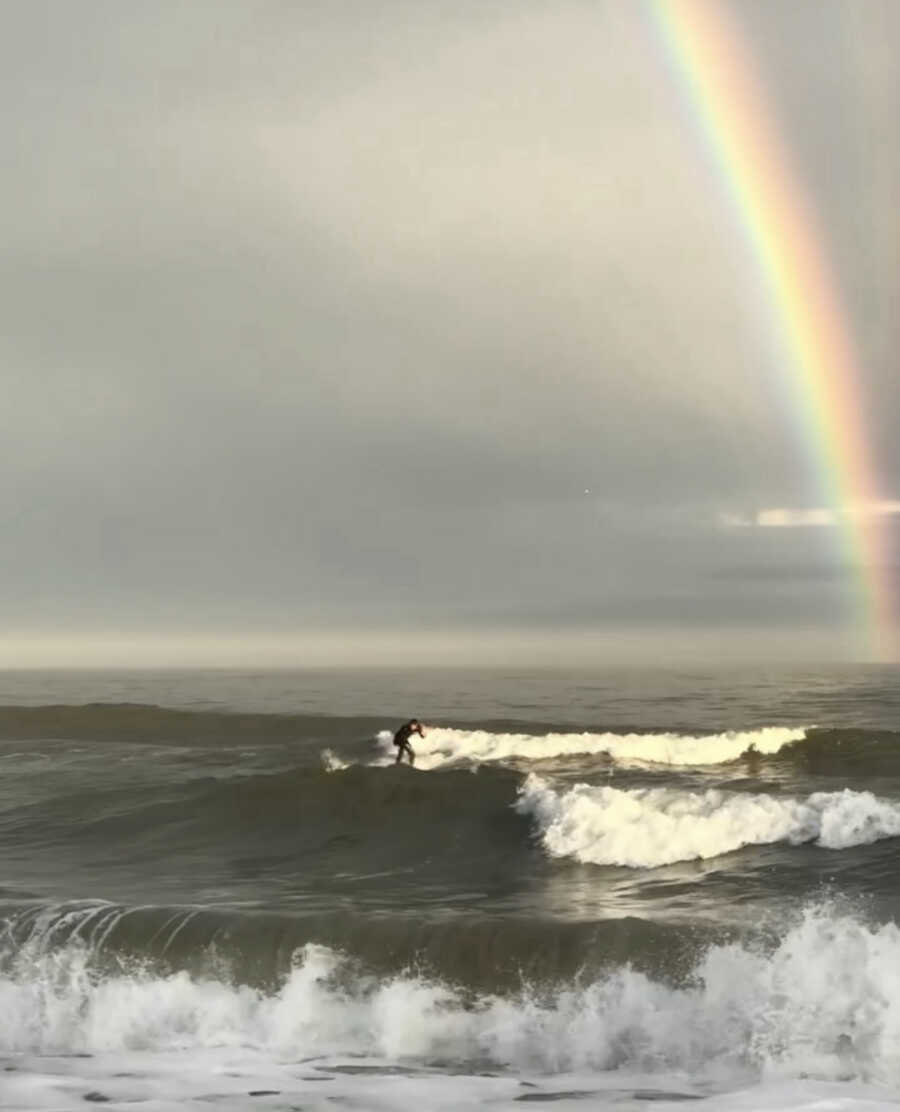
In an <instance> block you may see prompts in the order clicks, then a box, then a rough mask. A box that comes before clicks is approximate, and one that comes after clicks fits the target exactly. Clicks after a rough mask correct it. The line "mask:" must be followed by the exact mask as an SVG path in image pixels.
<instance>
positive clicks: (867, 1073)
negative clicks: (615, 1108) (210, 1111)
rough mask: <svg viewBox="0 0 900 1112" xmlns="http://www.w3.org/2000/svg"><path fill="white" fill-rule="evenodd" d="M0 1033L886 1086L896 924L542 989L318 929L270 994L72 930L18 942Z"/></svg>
mask: <svg viewBox="0 0 900 1112" xmlns="http://www.w3.org/2000/svg"><path fill="white" fill-rule="evenodd" d="M0 1051H2V1052H3V1053H4V1054H6V1055H9V1054H10V1053H18V1054H25V1055H60V1054H73V1053H88V1054H96V1055H100V1054H106V1055H119V1056H120V1058H121V1057H122V1056H127V1057H128V1058H129V1060H130V1061H131V1062H132V1063H134V1062H140V1060H141V1058H142V1056H147V1055H157V1056H158V1055H165V1054H175V1055H178V1056H179V1059H180V1061H181V1062H182V1066H183V1068H184V1063H190V1062H196V1063H199V1062H202V1061H204V1060H205V1059H204V1056H205V1055H206V1054H208V1053H210V1052H213V1051H216V1052H219V1053H220V1054H221V1053H223V1052H227V1054H226V1056H227V1055H232V1056H233V1055H238V1056H240V1055H243V1056H245V1057H246V1056H247V1055H250V1054H252V1055H255V1056H257V1058H258V1060H262V1059H267V1060H269V1061H270V1062H293V1063H298V1062H300V1061H305V1060H309V1059H314V1058H319V1057H328V1058H331V1059H335V1058H339V1057H341V1056H344V1057H346V1056H353V1057H355V1058H358V1059H359V1060H369V1061H378V1062H382V1063H384V1062H395V1063H397V1062H403V1063H406V1064H407V1065H412V1064H418V1065H419V1066H420V1067H424V1066H426V1065H427V1063H428V1062H433V1061H435V1060H438V1059H439V1060H441V1061H444V1062H448V1061H449V1062H455V1063H458V1064H460V1065H461V1066H464V1065H465V1063H476V1062H477V1063H483V1062H485V1061H489V1062H491V1063H493V1065H494V1066H495V1067H496V1068H497V1069H499V1070H501V1071H504V1073H506V1074H507V1075H508V1074H509V1072H510V1071H519V1072H520V1073H525V1074H531V1075H532V1076H534V1075H535V1074H565V1073H579V1074H582V1075H597V1074H598V1072H603V1071H609V1070H615V1071H619V1074H618V1075H621V1074H623V1073H625V1072H630V1073H632V1074H636V1073H644V1074H646V1075H648V1076H656V1077H664V1078H666V1079H671V1078H673V1077H678V1076H680V1077H681V1078H682V1081H683V1083H684V1084H689V1085H690V1086H691V1087H693V1086H694V1085H695V1084H701V1083H704V1082H706V1083H716V1084H717V1085H719V1086H721V1087H723V1088H730V1089H732V1090H734V1089H737V1088H739V1087H741V1086H745V1085H747V1084H751V1083H753V1084H758V1083H759V1082H761V1081H779V1082H782V1081H786V1080H791V1079H798V1078H811V1079H817V1080H820V1081H835V1080H840V1079H842V1078H848V1077H853V1078H855V1079H858V1080H860V1081H864V1082H868V1083H880V1084H887V1085H895V1086H896V1085H897V1084H898V1083H900V930H898V928H897V927H896V926H895V925H894V924H893V923H890V924H887V925H884V926H878V927H873V926H868V925H866V924H864V923H861V922H859V921H857V920H855V919H853V918H851V917H849V916H841V915H837V914H834V913H833V912H831V911H830V910H829V909H828V908H817V909H812V910H808V911H807V912H806V913H805V914H804V915H803V916H802V918H801V919H800V920H799V921H798V922H797V923H796V925H795V926H794V927H793V929H791V930H790V931H789V932H788V933H787V934H786V935H785V937H784V939H783V941H782V942H781V944H780V945H779V946H778V947H777V949H776V950H775V951H774V953H771V954H768V953H762V952H756V951H755V950H753V949H748V948H746V947H744V946H741V945H739V944H737V943H734V944H731V945H726V946H715V947H712V948H711V949H710V950H709V951H708V953H707V954H706V956H705V957H704V958H703V959H702V961H701V962H700V963H699V964H698V966H697V967H696V969H695V970H694V977H693V978H692V981H691V987H686V988H671V987H668V986H666V985H663V984H660V983H657V982H654V981H651V980H650V979H649V978H648V977H646V976H645V975H643V974H641V973H637V972H635V971H633V970H631V969H629V968H622V969H619V970H618V971H616V972H614V973H612V974H610V975H609V976H607V977H604V978H601V979H599V980H597V981H595V982H594V983H593V984H588V985H581V986H578V987H575V986H573V987H569V988H567V989H563V990H560V991H557V992H556V993H555V994H554V995H552V996H550V997H548V996H546V995H544V996H535V995H531V994H529V993H527V992H526V993H523V994H521V995H518V996H516V997H496V996H490V997H482V998H481V999H480V1000H476V1001H474V1002H473V1001H471V1000H467V999H465V998H463V997H462V996H461V995H460V994H458V993H456V992H455V991H454V990H452V989H450V988H448V987H447V986H445V985H441V984H437V983H434V982H432V981H428V980H426V979H424V978H421V977H414V976H411V975H407V976H398V977H395V978H392V979H388V980H383V981H379V980H376V979H374V978H367V977H364V976H361V975H359V974H354V973H353V972H352V970H350V969H349V968H348V967H346V965H345V964H344V963H343V962H342V959H341V957H340V956H339V955H338V954H336V953H334V952H333V951H330V950H328V949H326V948H324V947H321V946H307V947H305V948H304V950H303V951H302V953H301V954H299V955H298V965H297V968H295V969H294V971H293V972H292V974H291V975H290V977H289V978H288V980H287V981H286V983H285V984H284V986H283V987H282V989H281V991H280V992H278V993H276V994H274V995H271V996H266V995H264V994H262V993H261V992H258V991H255V990H252V989H250V988H247V987H243V988H241V987H234V986H231V985H227V984H224V983H221V982H217V981H210V980H207V981H199V980H193V979H191V978H190V977H188V976H187V975H186V974H184V973H179V974H174V975H171V976H168V977H158V976H152V975H150V974H149V973H140V972H136V973H133V974H131V975H124V974H120V975H118V976H114V977H110V978H107V979H105V980H97V979H96V978H95V977H93V976H90V975H88V971H87V969H86V966H85V961H84V953H83V952H82V951H80V950H78V949H77V948H75V947H70V948H69V949H67V950H64V951H62V952H61V953H58V954H55V955H49V954H43V955H41V956H40V957H36V956H31V957H29V956H28V955H27V954H21V955H20V957H19V959H18V961H16V962H14V963H13V968H11V969H8V970H7V971H6V972H4V973H3V974H2V976H0ZM132 1068H133V1067H132ZM300 1072H306V1071H300ZM296 1074H297V1071H296V1070H295V1071H294V1076H295V1077H296ZM0 1076H2V1075H0ZM685 1078H689V1079H691V1080H690V1081H689V1082H687V1081H685V1080H684V1079H685ZM667 1083H670V1081H667ZM426 1103H427V1102H426ZM6 1106H8V1105H6ZM367 1107H370V1106H367ZM435 1107H437V1105H435ZM735 1107H737V1105H735ZM756 1107H764V1105H763V1104H757V1105H756Z"/></svg>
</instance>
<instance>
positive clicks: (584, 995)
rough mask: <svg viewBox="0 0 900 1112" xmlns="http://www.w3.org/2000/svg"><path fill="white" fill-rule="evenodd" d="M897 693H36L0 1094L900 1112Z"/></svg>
mask: <svg viewBox="0 0 900 1112" xmlns="http://www.w3.org/2000/svg"><path fill="white" fill-rule="evenodd" d="M896 678H897V677H895V676H894V675H893V673H885V672H881V671H878V670H869V671H867V670H860V671H854V672H840V671H838V672H835V673H834V674H833V675H832V674H827V673H823V672H821V671H818V672H815V673H811V674H808V675H807V674H800V675H798V674H794V673H792V674H790V675H784V676H778V675H771V674H770V673H768V672H764V673H757V674H755V675H748V676H746V677H741V676H735V675H733V674H730V675H728V676H727V677H723V676H721V675H719V674H716V673H709V674H695V673H685V674H677V675H671V674H666V675H663V674H661V673H652V674H646V675H641V676H638V677H634V676H630V677H628V676H624V677H623V676H622V675H620V674H610V675H596V674H583V675H578V676H569V675H565V676H563V675H557V674H555V673H554V674H551V673H541V674H527V675H526V674H521V673H503V672H497V673H496V674H494V675H493V676H492V677H490V682H489V683H488V682H487V678H486V677H485V676H483V675H479V676H477V677H475V676H472V675H470V674H468V673H465V672H464V671H460V672H455V673H453V674H452V675H446V676H440V677H438V676H436V675H435V674H434V673H433V672H423V673H421V674H416V675H410V674H404V675H394V674H391V673H378V674H377V675H375V674H366V675H356V674H352V673H338V672H336V673H333V674H328V675H323V674H321V673H316V674H306V673H302V672H300V673H296V674H284V673H279V674H275V673H253V672H250V673H246V674H244V673H221V674H215V675H212V674H207V673H204V674H188V673H140V674H134V675H131V674H129V673H125V672H117V673H115V674H109V675H106V674H102V673H98V674H92V673H83V674H79V675H77V676H76V675H72V674H66V675H58V676H56V675H50V674H41V675H37V674H34V675H30V674H22V675H21V676H7V677H5V679H4V681H3V682H4V684H5V687H4V697H5V700H6V702H5V703H4V704H2V705H0V768H2V772H3V775H2V776H0V1108H2V1109H4V1112H5V1110H11V1112H32V1110H37V1109H44V1110H46V1109H54V1110H56V1112H75V1110H76V1109H83V1108H84V1107H86V1106H88V1105H94V1104H99V1105H103V1106H105V1107H109V1108H110V1109H115V1110H117V1112H126V1110H127V1112H135V1110H137V1112H183V1110H186V1109H193V1110H195V1112H200V1110H201V1109H202V1110H205V1112H222V1110H227V1112H238V1110H240V1112H246V1110H247V1109H252V1108H263V1109H268V1110H274V1112H289V1110H293V1109H298V1108H303V1109H321V1110H325V1109H329V1110H340V1109H354V1110H357V1112H358V1110H368V1109H373V1110H384V1112H401V1110H406V1109H412V1108H416V1109H419V1108H427V1109H448V1110H449V1109H460V1108H483V1109H499V1110H507V1112H512V1110H514V1109H519V1108H521V1107H523V1106H526V1105H528V1104H552V1105H553V1107H555V1108H556V1107H558V1108H560V1109H566V1110H570V1112H571V1110H575V1109H586V1108H592V1109H593V1108H610V1109H631V1110H636V1109H645V1108H646V1107H647V1106H648V1104H652V1105H653V1107H654V1108H656V1107H660V1108H662V1109H675V1108H676V1107H677V1108H683V1107H684V1105H685V1104H688V1103H690V1104H696V1105H697V1106H699V1107H703V1108H706V1109H710V1110H714V1112H720V1110H721V1112H729V1110H734V1112H738V1110H751V1109H752V1110H754V1112H757V1110H758V1112H775V1110H776V1109H809V1110H810V1112H812V1110H813V1109H815V1110H816V1112H823V1110H824V1109H828V1110H829V1112H833V1110H846V1112H851V1110H852V1112H862V1110H864V1109H865V1110H873V1109H879V1110H881V1109H889V1108H897V1107H898V1106H900V1004H898V1001H900V926H898V914H900V882H898V874H897V867H896V855H897V848H898V846H900V730H897V729H895V725H897V724H900V700H898V699H897V698H896V697H895V694H894V693H895V691H896V690H898V689H900V688H898V686H897V684H896V682H895V680H896ZM412 714H416V715H417V716H419V717H420V718H421V720H422V721H423V722H425V723H426V727H427V732H426V736H425V738H421V739H418V738H417V739H414V748H415V750H416V762H415V765H414V767H410V766H409V765H408V763H407V762H406V761H404V763H403V764H402V765H400V766H397V765H395V763H394V760H395V751H394V749H393V746H392V744H391V739H392V736H393V731H394V730H396V728H397V726H398V725H399V724H400V723H401V722H403V721H405V720H406V719H408V718H409V717H410V716H411V715H412ZM810 723H816V725H815V726H812V725H810Z"/></svg>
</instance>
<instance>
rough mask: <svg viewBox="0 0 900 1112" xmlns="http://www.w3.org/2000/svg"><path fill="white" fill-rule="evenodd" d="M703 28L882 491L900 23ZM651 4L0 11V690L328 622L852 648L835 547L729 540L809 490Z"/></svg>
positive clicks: (752, 303)
mask: <svg viewBox="0 0 900 1112" xmlns="http://www.w3.org/2000/svg"><path fill="white" fill-rule="evenodd" d="M733 10H734V11H735V14H736V16H737V18H738V19H739V21H740V24H741V26H742V27H743V29H744V32H745V34H746V37H747V40H748V41H749V43H750V44H751V46H752V49H753V52H754V55H755V57H756V60H757V63H758V67H759V72H760V74H761V76H762V78H763V80H764V81H765V83H766V85H767V88H768V92H769V95H770V97H771V99H772V102H773V104H774V105H775V107H776V109H777V112H778V116H779V119H780V123H781V127H782V135H783V138H784V141H785V143H786V145H787V146H788V148H789V149H790V151H791V153H792V155H793V158H794V163H795V166H796V169H797V171H798V174H799V175H800V176H801V178H802V182H803V185H804V187H805V188H806V189H807V190H808V192H809V195H810V197H811V198H812V200H813V202H814V204H815V207H816V212H817V215H818V217H819V219H820V221H821V224H822V226H823V228H825V229H827V233H828V236H829V249H830V250H831V252H832V255H833V259H834V261H835V265H836V267H837V269H838V272H839V276H840V281H841V287H842V291H843V295H844V298H845V301H846V304H847V306H848V311H849V312H850V313H851V314H852V318H853V322H854V326H855V328H856V333H857V339H858V343H859V348H860V352H861V355H862V365H863V372H864V376H865V382H864V384H863V396H864V398H865V400H866V404H867V407H868V421H869V434H870V438H871V446H872V454H873V457H874V458H875V460H876V464H877V468H878V472H879V475H880V478H881V482H882V489H881V493H882V494H883V496H884V497H885V498H894V497H898V496H900V446H898V443H897V437H896V426H897V414H898V413H900V376H898V374H897V358H896V353H897V339H898V327H900V326H898V270H897V250H898V243H900V234H898V233H900V223H898V221H900V218H898V206H897V198H898V197H900V141H898V139H897V134H896V130H897V120H898V118H900V58H898V54H897V51H896V44H897V42H898V41H900V5H897V4H896V3H894V0H857V2H856V3H854V4H853V5H849V4H847V3H846V2H845V0H792V2H791V3H790V4H785V3H783V2H782V0H752V2H751V0H747V2H744V3H736V4H734V5H733ZM648 11H649V9H648V8H647V7H645V6H643V5H642V4H638V3H633V2H632V0H607V2H603V0H590V2H587V0H586V2H583V3H572V2H566V0H553V2H549V0H543V2H531V0H504V2H493V0H471V2H469V0H454V2H453V3H445V2H443V0H408V2H405V0H352V2H351V0H299V2H296V3H288V2H281V0H278V2H276V0H246V2H244V3H231V2H228V0H193V2H192V3H190V4H184V3H180V2H179V3H165V2H155V3H153V4H146V5H138V4H123V3H120V2H119V0H106V2H101V0H80V2H79V3H77V4H68V3H63V2H53V3H49V2H44V0H27V2H26V0H8V2H6V3H5V4H3V6H2V16H3V28H2V35H0V135H2V144H3V173H2V175H0V229H2V232H0V234H2V247H3V249H2V252H0V286H2V296H0V366H2V383H3V397H4V404H3V406H2V409H0V436H2V441H0V442H2V452H3V466H2V470H0V512H2V519H3V524H4V528H3V557H2V565H0V603H2V626H3V630H4V634H5V640H4V645H3V651H2V653H0V661H5V662H8V663H9V662H15V660H16V659H18V656H17V654H18V651H19V650H18V647H17V646H18V645H19V644H20V643H21V644H26V643H28V644H30V643H31V640H33V639H35V638H37V639H40V638H41V637H45V638H47V637H52V638H55V639H56V642H58V641H59V639H60V638H62V639H65V638H76V639H77V638H78V637H79V636H81V635H90V636H91V637H93V638H94V639H95V640H96V639H97V638H102V637H109V636H113V635H115V636H119V635H127V636H128V637H132V638H133V637H139V636H143V635H146V636H148V637H149V636H152V637H156V638H157V639H158V638H160V637H163V638H170V639H172V642H171V643H176V642H178V641H179V640H184V639H186V638H189V637H194V638H195V639H200V638H203V639H205V640H204V641H203V644H212V643H213V642H214V639H215V638H217V637H222V638H226V639H227V638H232V639H234V638H235V637H236V636H237V637H239V636H240V635H245V634H246V635H252V636H256V637H267V636H268V637H272V636H275V637H286V636H290V635H294V634H302V635H303V636H306V637H310V636H312V635H313V634H314V633H315V631H317V630H320V629H328V630H332V631H337V632H338V633H339V635H340V637H341V638H343V639H344V641H345V642H346V638H345V632H344V631H355V630H362V631H367V634H366V636H367V637H371V636H373V635H374V634H377V633H378V631H397V630H403V629H407V628H413V629H417V630H421V631H423V633H425V634H427V635H428V636H429V637H431V638H438V639H440V638H441V637H447V638H449V637H451V635H455V634H457V633H459V634H461V635H464V639H465V642H466V644H472V643H477V642H478V640H479V638H481V637H485V638H487V637H488V635H490V636H502V637H506V638H508V639H509V638H511V639H512V640H513V641H514V640H515V639H516V638H519V643H520V644H525V643H526V641H527V643H529V644H531V643H532V642H531V641H530V640H528V639H530V638H533V637H534V636H539V635H540V633H541V631H546V632H547V633H548V636H549V637H550V641H553V639H554V638H558V637H559V635H560V631H562V632H563V633H565V631H569V630H572V631H577V637H579V638H583V637H584V636H585V635H590V636H594V635H595V634H596V635H598V636H601V637H602V636H603V635H604V634H610V635H613V634H615V635H616V636H626V635H627V636H631V635H633V636H634V637H638V636H639V635H640V634H641V633H642V631H643V632H645V633H646V634H647V636H648V643H649V644H652V642H653V638H654V637H656V635H657V634H658V633H659V631H665V630H668V631H670V632H672V633H673V635H676V634H678V635H681V636H685V637H690V636H692V635H696V637H697V639H698V641H704V643H708V640H709V638H712V639H713V640H714V641H717V639H722V641H723V643H724V642H726V641H728V640H729V639H730V641H731V642H732V643H741V642H742V641H743V639H744V638H746V637H748V636H749V635H751V634H752V636H753V637H755V638H756V642H755V643H756V644H757V645H763V646H765V645H766V643H767V642H766V638H767V637H769V636H770V637H771V638H772V642H771V643H772V644H775V643H776V641H778V639H779V638H783V637H784V636H785V635H788V634H792V633H797V634H798V636H799V635H800V634H801V633H802V635H803V636H804V637H806V636H807V635H808V634H809V631H810V630H812V631H813V633H817V634H818V635H820V642H819V643H820V646H828V650H827V651H830V652H835V653H838V654H839V653H840V652H843V651H851V650H854V643H853V641H852V637H851V636H850V635H851V634H852V622H851V621H850V620H849V616H848V601H847V599H848V593H847V582H848V578H849V576H850V575H851V572H850V570H849V569H847V568H846V567H845V566H844V565H842V563H841V561H840V559H839V558H838V556H837V555H836V552H837V549H836V547H835V544H834V537H833V532H834V531H833V530H830V529H829V528H828V527H821V526H820V527H803V528H800V527H797V528H778V529H775V528H756V527H753V528H728V527H725V526H723V521H725V520H727V519H728V515H731V519H734V517H735V516H739V517H741V518H745V519H748V520H749V519H753V517H754V515H756V514H757V513H759V512H760V511H763V510H767V509H771V508H777V507H788V508H799V509H803V508H807V509H808V508H813V507H815V505H816V503H815V493H816V492H815V491H814V490H812V489H810V484H809V469H808V462H807V460H806V458H805V456H804V451H805V445H803V444H802V443H801V442H800V441H798V437H797V429H796V425H795V421H794V416H795V415H793V414H791V413H788V412H785V410H784V395H783V393H782V392H781V391H780V390H779V388H778V383H779V379H780V376H781V375H782V374H783V369H780V368H779V366H778V360H779V358H782V359H783V353H780V352H779V350H778V345H777V342H776V343H773V336H772V333H771V329H770V327H769V319H768V317H767V316H766V314H765V312H764V311H763V310H762V309H761V304H762V289H761V287H760V286H759V284H758V275H757V274H756V273H755V271H754V268H753V265H752V262H751V260H750V259H749V257H748V255H747V253H746V249H745V244H744V241H743V239H742V235H741V230H740V229H739V228H738V227H737V226H736V225H735V222H734V217H733V212H732V210H731V209H730V207H729V204H728V201H727V197H726V195H725V194H724V192H723V189H722V186H721V182H720V181H719V180H718V179H717V177H716V174H715V172H714V170H713V169H712V167H711V165H710V163H709V161H708V158H707V156H706V154H705V151H704V146H703V142H702V139H701V137H700V136H699V134H698V132H697V131H696V129H695V125H694V122H693V121H692V119H691V116H690V113H689V112H688V110H687V109H686V106H685V103H684V100H683V98H682V90H681V89H680V88H679V86H678V84H677V81H676V79H675V77H674V75H673V72H672V70H671V68H670V67H669V66H668V65H667V60H666V57H665V54H664V51H663V49H662V45H661V43H660V40H659V39H658V37H657V35H656V32H655V30H654V24H653V21H652V19H651V18H649V15H648ZM776 339H777V338H776ZM573 636H574V634H573ZM848 638H849V639H848ZM211 639H212V640H211ZM704 639H705V640H704ZM550 641H548V643H550ZM56 642H54V643H56ZM198 643H199V641H198ZM359 643H360V644H362V643H363V641H360V642H359ZM365 643H366V644H370V643H371V642H369V641H366V642H365ZM485 643H486V642H485ZM554 643H556V642H555V641H554ZM30 651H31V650H29V652H30ZM367 651H368V650H367ZM554 651H555V650H554ZM762 651H763V652H765V651H766V650H765V648H763V650H762ZM854 651H855V650H854ZM357 655H359V654H357ZM26 656H27V654H26ZM23 659H24V658H23ZM35 659H36V658H35ZM28 660H29V662H30V661H31V660H32V658H31V657H28Z"/></svg>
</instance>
